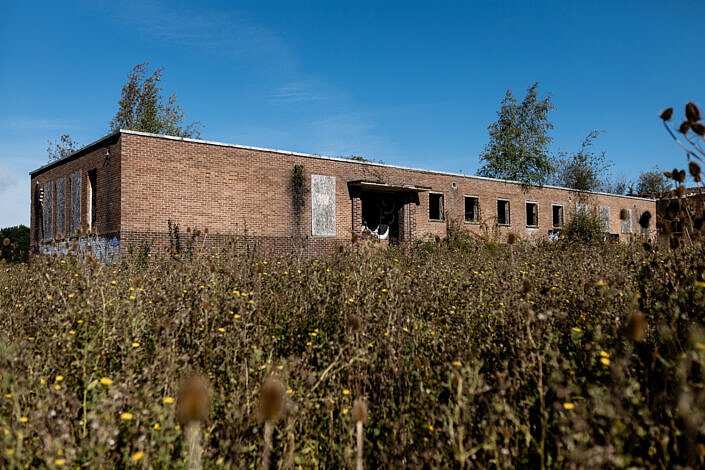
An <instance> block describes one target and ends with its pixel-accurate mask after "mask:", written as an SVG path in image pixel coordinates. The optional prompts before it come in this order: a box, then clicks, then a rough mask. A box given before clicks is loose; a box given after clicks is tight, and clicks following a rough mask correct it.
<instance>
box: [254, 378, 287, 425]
mask: <svg viewBox="0 0 705 470" xmlns="http://www.w3.org/2000/svg"><path fill="white" fill-rule="evenodd" d="M283 402H284V387H283V386H282V384H281V382H280V381H279V379H277V378H276V377H269V378H268V379H267V380H265V381H264V384H263V385H262V388H261V389H260V391H259V408H260V411H261V412H262V417H263V418H264V420H265V421H277V420H278V419H279V418H280V416H281V413H282V409H283V406H282V404H283Z"/></svg>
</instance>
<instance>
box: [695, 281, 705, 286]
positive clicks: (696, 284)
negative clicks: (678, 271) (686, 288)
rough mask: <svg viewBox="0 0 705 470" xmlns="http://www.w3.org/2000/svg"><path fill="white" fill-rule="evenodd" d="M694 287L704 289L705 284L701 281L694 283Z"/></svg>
mask: <svg viewBox="0 0 705 470" xmlns="http://www.w3.org/2000/svg"><path fill="white" fill-rule="evenodd" d="M695 287H705V282H703V281H695Z"/></svg>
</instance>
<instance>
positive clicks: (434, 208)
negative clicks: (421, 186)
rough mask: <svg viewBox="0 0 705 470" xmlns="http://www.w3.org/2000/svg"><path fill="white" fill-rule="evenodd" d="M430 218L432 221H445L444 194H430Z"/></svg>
mask: <svg viewBox="0 0 705 470" xmlns="http://www.w3.org/2000/svg"><path fill="white" fill-rule="evenodd" d="M428 218H429V219H431V220H443V194H439V193H429V194H428Z"/></svg>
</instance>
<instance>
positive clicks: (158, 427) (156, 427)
mask: <svg viewBox="0 0 705 470" xmlns="http://www.w3.org/2000/svg"><path fill="white" fill-rule="evenodd" d="M161 428H162V427H161V426H160V425H159V423H154V429H156V430H157V431H159V430H160V429H161Z"/></svg>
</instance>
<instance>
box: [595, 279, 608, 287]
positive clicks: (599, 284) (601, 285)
mask: <svg viewBox="0 0 705 470" xmlns="http://www.w3.org/2000/svg"><path fill="white" fill-rule="evenodd" d="M606 285H607V283H606V282H605V281H603V280H602V279H600V280H599V281H597V286H598V287H604V286H606Z"/></svg>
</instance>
